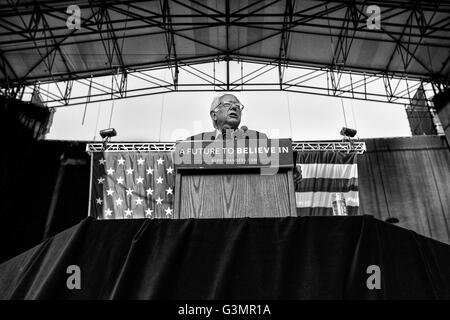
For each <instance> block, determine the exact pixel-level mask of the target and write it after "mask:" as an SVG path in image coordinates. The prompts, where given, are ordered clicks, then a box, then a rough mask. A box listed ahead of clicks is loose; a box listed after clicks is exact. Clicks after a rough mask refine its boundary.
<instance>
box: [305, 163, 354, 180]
mask: <svg viewBox="0 0 450 320" xmlns="http://www.w3.org/2000/svg"><path fill="white" fill-rule="evenodd" d="M297 166H300V169H301V173H302V177H303V178H304V179H310V178H324V179H352V178H358V165H357V164H356V163H355V164H332V163H308V164H303V163H301V164H299V163H297Z"/></svg>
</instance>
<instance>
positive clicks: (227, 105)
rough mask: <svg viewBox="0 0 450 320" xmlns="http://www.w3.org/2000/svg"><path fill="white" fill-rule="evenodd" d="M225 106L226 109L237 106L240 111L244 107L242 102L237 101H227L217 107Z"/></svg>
mask: <svg viewBox="0 0 450 320" xmlns="http://www.w3.org/2000/svg"><path fill="white" fill-rule="evenodd" d="M221 107H222V108H224V109H225V110H230V109H231V108H232V107H237V108H238V109H239V111H242V110H243V109H244V106H243V105H242V104H240V103H236V102H225V103H220V104H219V105H218V106H217V107H216V109H217V108H221Z"/></svg>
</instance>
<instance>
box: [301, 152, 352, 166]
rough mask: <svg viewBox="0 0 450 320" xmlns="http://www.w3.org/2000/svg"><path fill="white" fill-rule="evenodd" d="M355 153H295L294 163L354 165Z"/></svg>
mask: <svg viewBox="0 0 450 320" xmlns="http://www.w3.org/2000/svg"><path fill="white" fill-rule="evenodd" d="M356 156H357V155H356V154H355V153H343V152H323V151H318V152H297V161H296V163H305V164H314V163H333V164H353V163H356V159H357V157H356Z"/></svg>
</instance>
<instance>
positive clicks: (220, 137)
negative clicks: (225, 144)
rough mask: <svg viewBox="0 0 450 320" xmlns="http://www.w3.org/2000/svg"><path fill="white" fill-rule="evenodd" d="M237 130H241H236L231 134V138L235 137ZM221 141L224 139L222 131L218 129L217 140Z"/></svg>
mask: <svg viewBox="0 0 450 320" xmlns="http://www.w3.org/2000/svg"><path fill="white" fill-rule="evenodd" d="M229 130H230V129H229ZM237 130H239V129H235V130H233V131H232V132H231V137H234V136H235V133H236V131H237ZM221 139H222V131H219V130H218V129H216V140H221Z"/></svg>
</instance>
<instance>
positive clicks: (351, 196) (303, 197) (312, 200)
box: [295, 191, 359, 208]
mask: <svg viewBox="0 0 450 320" xmlns="http://www.w3.org/2000/svg"><path fill="white" fill-rule="evenodd" d="M343 195H344V198H345V202H346V205H347V206H355V207H356V206H359V195H358V191H349V192H345V193H343ZM332 196H333V193H331V192H296V193H295V200H296V204H297V208H305V207H328V208H331V207H332V199H333V197H332Z"/></svg>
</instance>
